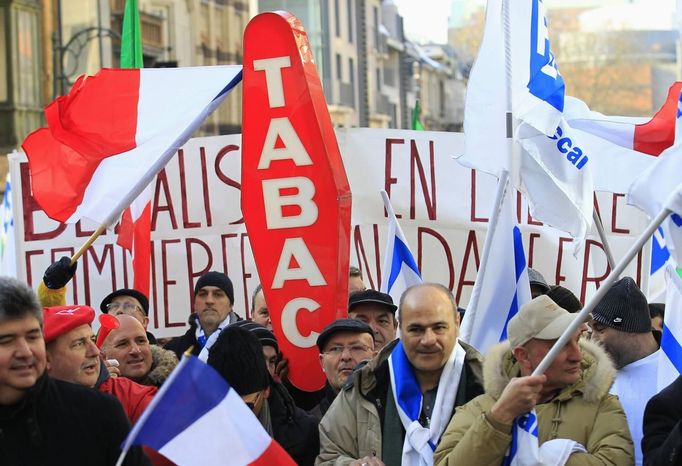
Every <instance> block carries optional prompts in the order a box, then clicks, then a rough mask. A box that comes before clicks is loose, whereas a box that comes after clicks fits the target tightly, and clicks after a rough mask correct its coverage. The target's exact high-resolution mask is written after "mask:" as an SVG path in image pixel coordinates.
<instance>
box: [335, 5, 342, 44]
mask: <svg viewBox="0 0 682 466" xmlns="http://www.w3.org/2000/svg"><path fill="white" fill-rule="evenodd" d="M334 30H335V31H336V37H341V16H340V8H339V0H334Z"/></svg>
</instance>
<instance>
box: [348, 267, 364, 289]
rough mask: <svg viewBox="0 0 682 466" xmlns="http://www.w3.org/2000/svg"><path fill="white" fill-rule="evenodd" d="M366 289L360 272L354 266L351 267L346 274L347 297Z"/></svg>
mask: <svg viewBox="0 0 682 466" xmlns="http://www.w3.org/2000/svg"><path fill="white" fill-rule="evenodd" d="M366 289H367V286H366V285H365V282H363V281H362V271H361V270H360V269H359V268H357V267H355V266H354V265H351V266H350V270H349V274H348V295H352V294H353V293H356V292H358V291H364V290H366Z"/></svg>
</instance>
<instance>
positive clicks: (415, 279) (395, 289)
mask: <svg viewBox="0 0 682 466" xmlns="http://www.w3.org/2000/svg"><path fill="white" fill-rule="evenodd" d="M381 198H382V200H383V201H384V206H385V207H386V212H388V234H387V240H386V252H385V253H384V266H383V268H382V276H381V288H380V291H382V292H383V293H387V294H389V295H391V298H393V302H395V303H397V302H399V301H400V296H401V295H402V294H403V292H404V291H405V290H406V289H408V288H409V287H411V286H413V285H418V284H420V283H422V277H421V272H420V271H419V267H417V262H416V261H415V260H414V256H413V255H412V251H410V247H409V246H408V244H407V240H406V239H405V235H404V234H403V230H402V228H400V224H399V223H398V219H396V218H395V212H393V206H391V201H390V199H389V198H388V194H386V191H381Z"/></svg>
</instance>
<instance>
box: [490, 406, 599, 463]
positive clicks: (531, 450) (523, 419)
mask: <svg viewBox="0 0 682 466" xmlns="http://www.w3.org/2000/svg"><path fill="white" fill-rule="evenodd" d="M539 441H540V440H539V435H538V416H537V413H536V412H535V408H533V409H532V410H531V412H529V413H528V414H525V415H523V416H519V417H517V418H516V419H514V423H513V425H512V440H511V443H510V444H509V450H508V451H507V454H506V455H505V457H504V460H503V462H502V466H564V465H565V464H566V462H568V458H569V457H570V456H571V454H573V453H586V452H587V450H586V449H585V447H584V446H582V445H581V444H579V443H578V442H576V441H575V440H571V439H562V438H557V439H553V440H548V441H546V442H544V443H543V444H542V445H539Z"/></svg>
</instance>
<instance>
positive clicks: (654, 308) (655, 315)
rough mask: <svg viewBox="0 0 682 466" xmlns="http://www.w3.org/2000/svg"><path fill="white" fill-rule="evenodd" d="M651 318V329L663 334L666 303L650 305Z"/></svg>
mask: <svg viewBox="0 0 682 466" xmlns="http://www.w3.org/2000/svg"><path fill="white" fill-rule="evenodd" d="M649 317H650V318H651V328H652V329H654V330H656V331H657V332H662V331H663V320H664V319H665V303H649Z"/></svg>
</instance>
